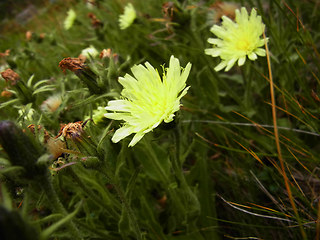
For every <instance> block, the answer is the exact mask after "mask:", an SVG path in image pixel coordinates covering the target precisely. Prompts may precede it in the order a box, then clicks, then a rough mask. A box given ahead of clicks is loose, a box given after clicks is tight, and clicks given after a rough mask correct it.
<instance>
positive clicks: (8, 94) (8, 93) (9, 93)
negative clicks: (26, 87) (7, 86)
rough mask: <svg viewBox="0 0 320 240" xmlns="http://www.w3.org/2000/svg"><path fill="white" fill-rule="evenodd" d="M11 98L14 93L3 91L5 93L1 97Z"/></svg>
mask: <svg viewBox="0 0 320 240" xmlns="http://www.w3.org/2000/svg"><path fill="white" fill-rule="evenodd" d="M11 96H12V92H9V91H7V90H3V91H2V92H1V97H5V98H9V97H11Z"/></svg>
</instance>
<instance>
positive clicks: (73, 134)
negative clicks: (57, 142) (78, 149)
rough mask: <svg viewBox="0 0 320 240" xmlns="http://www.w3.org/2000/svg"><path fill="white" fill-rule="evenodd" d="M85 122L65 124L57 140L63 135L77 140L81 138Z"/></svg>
mask: <svg viewBox="0 0 320 240" xmlns="http://www.w3.org/2000/svg"><path fill="white" fill-rule="evenodd" d="M82 123H83V122H82V121H78V122H75V123H68V124H63V125H62V126H61V128H60V131H59V134H58V135H57V136H56V138H58V137H60V136H61V135H62V136H63V137H65V138H77V137H80V136H81V134H82V132H83V129H82V127H83V124H82Z"/></svg>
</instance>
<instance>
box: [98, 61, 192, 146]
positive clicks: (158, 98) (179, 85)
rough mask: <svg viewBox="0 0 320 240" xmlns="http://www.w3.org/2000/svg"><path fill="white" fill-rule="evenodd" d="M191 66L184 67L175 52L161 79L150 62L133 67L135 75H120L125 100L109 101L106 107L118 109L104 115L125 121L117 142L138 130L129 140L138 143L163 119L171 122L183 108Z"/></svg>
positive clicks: (114, 140) (111, 109)
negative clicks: (181, 106) (175, 114)
mask: <svg viewBox="0 0 320 240" xmlns="http://www.w3.org/2000/svg"><path fill="white" fill-rule="evenodd" d="M190 69H191V63H188V64H187V66H186V68H185V69H181V67H180V63H179V60H178V59H177V58H175V57H174V56H171V58H170V63H169V68H167V69H165V71H164V73H163V77H162V79H161V77H160V75H159V73H158V71H157V70H155V69H154V68H153V67H152V66H151V65H150V64H149V63H148V62H146V63H145V67H144V66H143V65H141V64H140V65H135V66H134V67H132V68H131V71H132V73H133V75H134V77H132V76H131V75H129V74H126V75H125V76H124V77H123V78H119V82H120V84H121V85H122V86H123V87H124V89H123V90H122V92H121V95H122V97H123V99H122V100H113V101H109V103H108V106H107V107H106V110H108V111H115V112H114V113H106V114H105V115H104V116H105V117H107V118H110V119H114V120H124V121H125V123H124V124H123V126H122V127H121V128H119V129H118V130H117V131H116V132H115V134H114V135H113V137H112V141H113V142H115V143H116V142H119V141H120V140H122V139H123V138H125V137H127V136H129V135H130V134H132V133H135V136H134V137H133V139H132V140H131V142H130V143H129V146H131V147H132V146H134V145H135V144H136V143H137V142H138V141H140V140H141V138H142V137H143V136H144V135H145V134H146V133H148V132H150V131H152V130H153V129H154V128H156V127H157V126H158V125H159V124H160V123H161V122H162V121H164V122H165V123H168V122H171V121H172V120H173V117H174V113H175V112H176V111H178V110H179V109H180V99H181V98H182V97H183V96H184V95H185V94H186V93H187V91H188V89H189V87H186V80H187V78H188V75H189V72H190Z"/></svg>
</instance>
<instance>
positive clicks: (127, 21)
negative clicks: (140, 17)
mask: <svg viewBox="0 0 320 240" xmlns="http://www.w3.org/2000/svg"><path fill="white" fill-rule="evenodd" d="M136 16H137V15H136V10H135V9H134V7H133V5H132V4H131V3H128V4H127V6H125V8H124V13H123V14H122V15H120V17H119V26H120V29H122V30H123V29H126V28H128V27H130V25H131V24H132V23H133V21H134V20H135V19H136Z"/></svg>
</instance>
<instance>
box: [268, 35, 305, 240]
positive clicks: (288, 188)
mask: <svg viewBox="0 0 320 240" xmlns="http://www.w3.org/2000/svg"><path fill="white" fill-rule="evenodd" d="M263 38H264V40H265V44H264V45H265V49H266V56H267V63H268V71H269V82H270V96H271V107H272V119H273V126H274V137H275V141H276V146H277V152H278V158H279V162H280V166H281V171H282V176H283V179H284V183H285V186H286V190H287V192H288V197H289V201H290V203H291V206H292V208H293V211H294V213H295V215H296V217H297V220H298V222H299V226H300V231H301V235H302V237H303V239H307V235H306V233H305V231H304V229H303V226H302V224H301V222H300V217H299V214H298V210H297V207H296V204H295V203H294V199H293V196H292V192H291V188H290V186H289V180H288V177H287V174H286V170H285V167H284V160H283V158H282V154H281V147H280V140H279V132H278V125H277V115H276V103H275V96H274V87H273V78H272V71H271V63H270V55H269V49H268V44H267V40H266V35H265V33H264V32H263Z"/></svg>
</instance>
